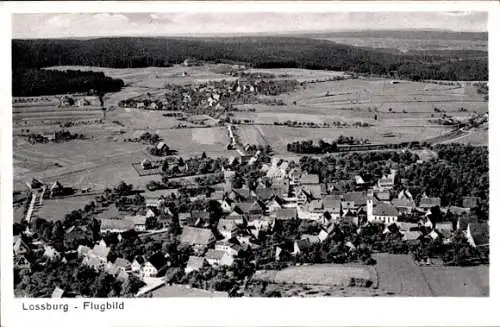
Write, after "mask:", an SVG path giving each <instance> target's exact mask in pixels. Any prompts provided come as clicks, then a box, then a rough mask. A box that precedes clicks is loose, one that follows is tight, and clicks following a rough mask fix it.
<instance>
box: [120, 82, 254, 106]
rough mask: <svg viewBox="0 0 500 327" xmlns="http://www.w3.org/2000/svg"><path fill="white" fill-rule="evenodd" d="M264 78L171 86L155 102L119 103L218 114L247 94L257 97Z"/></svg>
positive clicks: (145, 98) (142, 98)
mask: <svg viewBox="0 0 500 327" xmlns="http://www.w3.org/2000/svg"><path fill="white" fill-rule="evenodd" d="M263 82H264V81H263V80H262V79H256V80H251V81H250V80H240V79H238V80H235V81H220V82H210V83H206V84H192V85H187V86H180V85H169V86H167V90H166V93H165V94H164V96H162V97H161V98H158V99H152V98H151V96H148V95H146V96H140V97H136V98H132V99H127V100H123V101H120V103H119V106H121V107H124V108H135V109H149V110H160V109H169V110H186V109H188V108H207V109H210V108H211V109H215V110H218V111H221V110H224V109H225V108H227V106H228V105H230V101H228V100H229V99H232V98H234V97H238V96H241V95H245V94H248V95H250V94H257V93H258V92H259V85H260V84H261V83H263Z"/></svg>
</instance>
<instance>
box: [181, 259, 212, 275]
mask: <svg viewBox="0 0 500 327" xmlns="http://www.w3.org/2000/svg"><path fill="white" fill-rule="evenodd" d="M205 263H207V261H206V260H205V258H204V257H198V256H194V255H192V256H190V257H189V259H188V262H187V264H186V268H185V269H184V272H185V273H186V274H189V273H190V272H192V271H198V270H200V269H201V268H203V266H204V265H205Z"/></svg>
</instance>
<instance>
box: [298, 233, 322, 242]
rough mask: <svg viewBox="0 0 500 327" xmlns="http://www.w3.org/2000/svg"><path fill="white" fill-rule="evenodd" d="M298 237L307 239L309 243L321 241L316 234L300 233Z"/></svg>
mask: <svg viewBox="0 0 500 327" xmlns="http://www.w3.org/2000/svg"><path fill="white" fill-rule="evenodd" d="M300 239H302V240H305V239H307V240H308V241H309V242H310V243H311V244H316V243H321V240H320V238H319V237H318V235H311V234H302V236H301V237H300Z"/></svg>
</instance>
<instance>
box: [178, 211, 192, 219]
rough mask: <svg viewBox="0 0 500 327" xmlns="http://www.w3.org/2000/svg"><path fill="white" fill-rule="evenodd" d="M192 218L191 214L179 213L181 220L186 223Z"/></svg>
mask: <svg viewBox="0 0 500 327" xmlns="http://www.w3.org/2000/svg"><path fill="white" fill-rule="evenodd" d="M189 218H191V213H190V212H179V220H180V221H184V220H187V219H189Z"/></svg>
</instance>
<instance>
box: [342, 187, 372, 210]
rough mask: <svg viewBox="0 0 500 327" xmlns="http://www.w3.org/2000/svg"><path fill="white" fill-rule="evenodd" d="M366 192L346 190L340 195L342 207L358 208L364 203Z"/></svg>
mask: <svg viewBox="0 0 500 327" xmlns="http://www.w3.org/2000/svg"><path fill="white" fill-rule="evenodd" d="M367 197H368V196H367V194H366V192H362V191H355V192H347V193H345V194H344V195H343V196H342V209H359V208H361V207H363V206H365V205H366V200H367Z"/></svg>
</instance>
